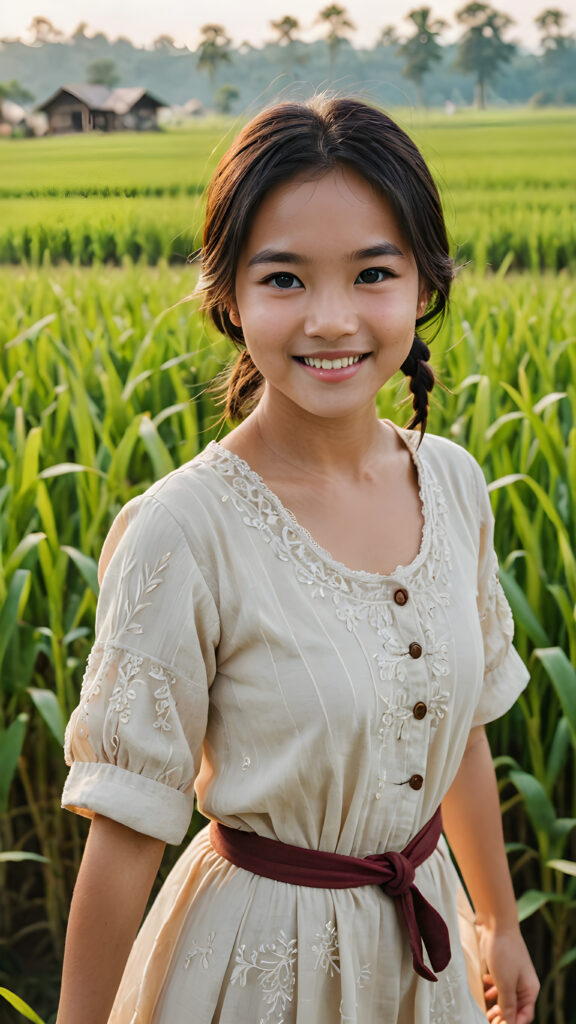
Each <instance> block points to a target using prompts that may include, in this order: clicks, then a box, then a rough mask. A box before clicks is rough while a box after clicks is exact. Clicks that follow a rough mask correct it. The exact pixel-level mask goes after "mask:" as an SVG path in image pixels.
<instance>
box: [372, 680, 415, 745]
mask: <svg viewBox="0 0 576 1024" xmlns="http://www.w3.org/2000/svg"><path fill="white" fill-rule="evenodd" d="M392 699H393V700H395V701H396V703H395V704H393V703H392V701H391V700H388V698H387V697H384V698H383V701H382V702H383V704H384V709H385V710H384V711H383V713H382V717H381V719H380V721H381V722H382V725H381V726H380V729H379V730H378V735H379V737H380V739H381V740H384V741H386V737H387V730H388V729H392V728H394V727H396V739H397V740H401V739H402V730H403V728H404V723H405V722H406V721H407V720H408V719H409V718H412V717H413V714H412V705H409V700H410V698H409V695H408V693H407V692H406V690H397V691H396V693H395V695H394V697H393V698H392ZM413 703H414V702H413V701H412V704H413Z"/></svg>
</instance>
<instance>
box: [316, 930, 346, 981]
mask: <svg viewBox="0 0 576 1024" xmlns="http://www.w3.org/2000/svg"><path fill="white" fill-rule="evenodd" d="M316 938H317V939H318V942H316V943H314V945H313V946H312V952H313V953H316V963H315V964H314V970H315V971H318V970H322V971H325V972H326V974H329V975H330V977H331V978H333V977H334V974H340V953H339V951H338V933H337V931H336V925H335V924H334V922H333V921H327V922H326V924H325V925H324V931H323V932H317V933H316Z"/></svg>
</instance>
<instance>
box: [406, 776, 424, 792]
mask: <svg viewBox="0 0 576 1024" xmlns="http://www.w3.org/2000/svg"><path fill="white" fill-rule="evenodd" d="M423 782H424V779H423V778H422V776H421V775H411V776H410V778H409V779H408V785H409V786H410V789H422V783H423Z"/></svg>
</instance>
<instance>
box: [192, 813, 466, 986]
mask: <svg viewBox="0 0 576 1024" xmlns="http://www.w3.org/2000/svg"><path fill="white" fill-rule="evenodd" d="M441 832H442V812H441V809H440V807H439V808H438V810H437V811H436V813H435V814H434V816H433V817H432V818H430V821H428V822H426V824H425V825H424V826H423V828H421V829H420V831H419V832H418V834H417V835H415V836H414V838H413V839H412V840H411V841H410V842H409V843H408V846H407V847H406V848H405V849H404V850H402V853H394V852H391V853H376V854H371V855H370V856H369V857H363V858H362V857H346V856H344V855H343V854H340V853H326V852H324V850H307V849H305V848H304V847H301V846H290V845H289V844H288V843H281V842H279V841H278V840H276V839H265V838H264V837H263V836H259V835H257V834H256V832H241V831H240V830H239V829H236V828H228V827H227V826H226V825H222V824H220V822H218V821H213V822H211V824H210V842H211V843H212V846H213V847H214V849H215V850H216V852H217V853H219V854H220V856H221V857H224V858H225V860H228V861H231V863H232V864H236V866H237V867H239V868H245V869H246V871H252V872H253V873H254V874H255V875H263V876H264V877H265V878H273V879H275V880H276V881H277V882H288V883H290V884H291V885H306V886H311V887H313V888H317V889H349V888H355V887H358V886H360V885H379V886H380V888H381V889H382V890H383V892H385V893H386V895H387V896H391V897H392V899H393V900H394V903H395V906H396V910H397V913H398V916H399V918H400V920H402V919H403V920H404V922H405V925H406V927H407V929H408V936H409V939H410V948H411V950H412V963H413V964H414V970H415V971H416V973H417V974H419V975H420V977H421V978H426V979H427V980H428V981H437V980H438V979H437V977H436V975H435V974H433V973H432V971H431V970H429V968H428V967H426V964H425V963H424V960H423V953H422V942H423V943H424V945H425V947H426V951H427V953H428V956H429V958H430V963H431V964H432V967H433V969H434V970H435V971H443V970H444V968H445V967H446V966H447V965H448V963H449V962H450V936H449V934H448V928H447V927H446V923H445V922H444V920H443V918H442V917H441V916H440V914H439V913H438V911H437V910H434V907H432V906H431V905H430V903H428V900H426V899H424V897H423V895H422V893H421V892H420V891H419V889H417V888H416V886H415V885H414V869H415V868H417V867H418V865H419V864H422V863H423V862H424V861H425V860H426V858H427V857H429V856H430V854H431V853H433V852H434V850H435V849H436V846H437V844H438V840H439V838H440V834H441Z"/></svg>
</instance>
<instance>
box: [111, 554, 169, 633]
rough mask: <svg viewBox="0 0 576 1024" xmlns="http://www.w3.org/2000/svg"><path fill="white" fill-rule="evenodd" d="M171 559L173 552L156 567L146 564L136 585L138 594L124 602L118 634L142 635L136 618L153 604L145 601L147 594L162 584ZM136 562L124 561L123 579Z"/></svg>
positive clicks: (162, 558) (161, 559)
mask: <svg viewBox="0 0 576 1024" xmlns="http://www.w3.org/2000/svg"><path fill="white" fill-rule="evenodd" d="M170 558H171V552H170V551H168V552H167V554H165V555H163V556H162V557H161V558H160V559H158V561H157V563H156V565H154V566H149V565H148V563H146V564H145V565H144V566H143V567H142V570H141V572H140V576H139V578H138V582H137V585H136V594H135V595H134V599H133V600H131V599H130V597H129V596H127V597H126V600H125V602H124V617H123V618H122V619H121V621H120V623H119V624H118V634H121V633H142V626H141V625H140V623H139V622H135V621H134V618H135V616H136V615H138V613H139V612H141V611H143V609H144V608H148V607H149V605H150V604H151V603H152V602H151V601H145V600H144V598H145V596H146V595H147V594H151V593H152V592H153V591H154V590H156V588H157V587H159V586H160V584H161V583H162V575H161V574H162V573H163V572H164V570H165V569H166V567H167V565H168V562H169V560H170ZM135 564H136V560H135V558H134V557H131V558H130V559H128V558H127V557H126V558H125V559H124V561H123V563H122V569H121V578H122V579H125V578H126V577H127V576H129V575H130V573H131V572H132V571H133V569H134V566H135Z"/></svg>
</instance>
